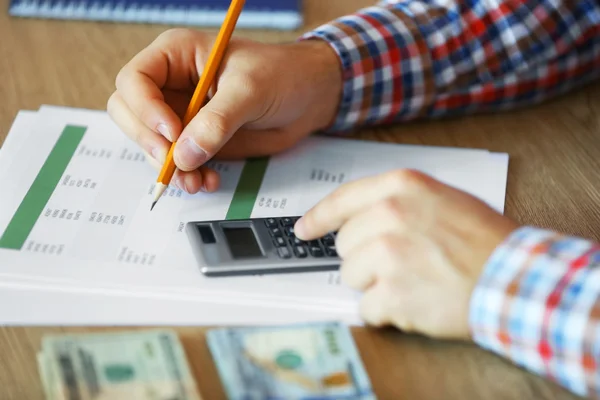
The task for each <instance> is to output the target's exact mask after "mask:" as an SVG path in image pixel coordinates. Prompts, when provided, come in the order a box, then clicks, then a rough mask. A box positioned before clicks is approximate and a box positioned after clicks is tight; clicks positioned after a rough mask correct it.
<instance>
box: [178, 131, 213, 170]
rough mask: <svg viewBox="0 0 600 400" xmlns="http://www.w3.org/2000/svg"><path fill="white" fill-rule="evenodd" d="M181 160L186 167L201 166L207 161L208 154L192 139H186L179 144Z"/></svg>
mask: <svg viewBox="0 0 600 400" xmlns="http://www.w3.org/2000/svg"><path fill="white" fill-rule="evenodd" d="M178 147H179V160H180V161H181V162H182V163H183V164H184V166H186V167H194V166H200V165H202V164H204V162H205V161H206V158H207V155H206V152H205V151H204V150H203V149H202V148H201V147H200V146H198V145H197V144H196V142H194V140H192V139H191V138H185V139H183V141H182V142H181V143H180V144H179V146H178Z"/></svg>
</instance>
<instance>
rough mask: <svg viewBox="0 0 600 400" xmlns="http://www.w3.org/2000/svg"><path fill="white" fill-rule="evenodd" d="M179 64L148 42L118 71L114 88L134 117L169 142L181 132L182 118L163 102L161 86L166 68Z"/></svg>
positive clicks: (169, 68) (165, 75)
mask: <svg viewBox="0 0 600 400" xmlns="http://www.w3.org/2000/svg"><path fill="white" fill-rule="evenodd" d="M181 63H183V61H182V60H172V59H170V57H168V55H167V54H166V53H165V51H164V50H163V49H162V48H161V47H159V46H156V45H150V46H148V47H146V48H145V49H143V50H142V51H141V52H139V53H138V54H137V55H136V56H134V57H133V58H132V59H131V61H129V63H127V64H126V65H125V66H124V67H123V68H122V69H121V71H119V73H118V74H117V78H116V82H115V84H116V87H117V91H118V92H119V93H120V94H121V96H122V98H123V101H124V102H125V104H127V105H128V107H129V109H130V110H131V112H132V113H133V114H134V115H135V116H136V118H137V119H139V120H140V121H141V123H142V124H144V125H145V126H146V127H147V128H148V129H150V130H151V131H153V132H156V133H159V134H161V135H163V136H164V137H165V138H166V139H168V140H169V141H171V142H172V141H174V140H176V139H177V137H178V135H179V133H180V132H181V120H180V118H179V117H178V116H177V114H176V113H175V111H173V110H172V109H171V108H170V107H169V106H168V105H167V103H166V102H165V98H164V95H163V93H162V90H161V89H162V88H163V87H164V85H165V83H166V81H167V78H168V75H169V71H170V70H171V69H174V68H178V67H177V65H176V64H181ZM192 65H193V64H192ZM179 69H181V67H180V66H179ZM171 73H172V74H173V72H171ZM181 74H182V75H189V73H188V74H184V73H183V72H182V73H181Z"/></svg>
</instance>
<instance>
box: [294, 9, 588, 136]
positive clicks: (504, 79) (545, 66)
mask: <svg viewBox="0 0 600 400" xmlns="http://www.w3.org/2000/svg"><path fill="white" fill-rule="evenodd" d="M467 3H470V4H471V5H470V6H469V5H467ZM374 4H375V3H374ZM599 21H600V6H599V5H598V4H597V2H596V1H594V0H577V1H566V0H564V1H561V0H505V1H491V2H490V1H483V0H481V1H471V2H461V1H455V2H451V1H445V0H429V1H425V0H403V1H383V2H380V3H379V5H377V6H372V7H368V8H364V9H361V10H359V11H357V12H356V13H355V14H352V15H347V16H343V17H340V18H338V19H336V20H334V21H331V22H330V23H328V24H325V25H323V26H320V27H318V28H316V29H314V30H312V31H310V32H308V33H306V34H305V35H303V36H302V37H301V39H322V40H325V41H327V42H328V43H329V44H330V45H331V46H332V48H333V49H334V50H335V51H336V53H337V54H338V56H339V59H340V61H341V66H342V69H343V80H344V82H343V93H342V99H341V102H340V105H339V109H338V113H337V117H336V119H335V121H334V123H333V124H332V126H331V127H330V129H328V131H329V133H334V132H344V131H347V130H351V129H353V128H356V127H359V126H364V125H375V124H387V123H394V122H399V121H406V120H410V119H416V118H421V117H426V118H435V117H442V116H452V115H460V114H466V113H474V112H483V111H486V112H487V111H498V110H505V109H509V108H515V107H517V106H525V105H532V104H535V103H538V102H541V101H543V100H546V99H549V98H550V97H552V96H556V95H559V94H562V93H564V92H566V91H569V90H571V89H573V88H575V87H577V86H580V85H582V84H584V83H586V82H588V81H590V80H592V79H595V78H596V77H598V75H599V74H600V40H599V36H598V33H597V32H598V28H599V25H600V22H599Z"/></svg>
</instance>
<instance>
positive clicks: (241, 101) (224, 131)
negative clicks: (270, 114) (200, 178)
mask: <svg viewBox="0 0 600 400" xmlns="http://www.w3.org/2000/svg"><path fill="white" fill-rule="evenodd" d="M238 87H239V86H235V85H233V84H229V85H222V86H221V87H220V88H219V89H218V90H217V92H216V93H215V95H214V96H213V98H212V99H210V101H209V102H208V103H206V105H205V106H204V107H202V108H201V109H200V111H199V112H198V114H197V115H196V116H195V117H194V118H193V119H192V120H191V121H190V122H189V124H188V125H187V126H186V127H185V128H184V130H183V132H182V133H181V136H180V137H179V139H178V140H177V144H176V145H175V150H174V152H173V158H174V160H175V164H176V165H177V168H179V169H180V170H182V171H191V170H194V169H196V168H198V167H200V166H201V165H202V164H204V163H205V162H206V161H208V160H210V159H211V158H212V157H213V156H214V155H215V154H216V153H217V152H218V151H219V150H220V149H221V147H223V146H224V145H225V144H226V143H227V141H228V140H229V139H230V138H231V137H232V136H233V134H234V133H235V132H236V131H237V130H238V129H239V128H240V127H241V126H242V125H244V124H245V123H247V122H248V121H249V120H250V119H251V118H255V116H256V115H257V114H256V107H257V105H258V104H260V102H259V101H256V99H254V98H252V97H251V96H248V95H246V96H240V91H239V89H238Z"/></svg>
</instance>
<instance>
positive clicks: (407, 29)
mask: <svg viewBox="0 0 600 400" xmlns="http://www.w3.org/2000/svg"><path fill="white" fill-rule="evenodd" d="M308 39H321V40H324V41H325V42H327V43H329V45H330V46H331V48H332V49H333V50H334V51H335V52H336V54H337V55H338V57H339V60H340V64H341V68H342V79H343V88H342V97H341V99H340V105H339V108H338V112H337V115H336V118H335V121H334V122H333V124H332V126H330V127H329V128H328V129H327V132H330V133H336V132H346V131H350V130H353V129H355V128H359V127H362V126H364V125H375V124H383V123H391V122H394V121H397V120H398V119H410V118H412V117H417V116H419V115H421V114H422V113H423V111H424V108H425V106H426V104H427V102H426V98H427V97H431V93H429V95H426V93H425V86H426V79H425V76H426V75H427V74H429V75H430V74H431V68H430V67H428V66H427V65H428V64H429V61H427V60H429V58H430V56H429V52H428V50H427V45H426V43H425V41H424V40H423V39H422V36H421V35H420V34H419V29H418V27H417V25H416V24H415V23H414V21H413V20H412V19H410V18H409V17H407V16H406V14H405V13H404V12H403V7H402V6H400V5H396V6H395V9H394V10H391V9H390V8H389V7H388V8H386V7H377V6H373V7H368V8H364V9H361V10H359V11H358V12H356V13H354V14H352V15H347V16H343V17H340V18H338V19H336V20H334V21H332V22H330V23H327V24H325V25H322V26H320V27H318V28H317V29H315V30H313V31H311V32H308V33H305V34H304V35H302V36H301V37H300V38H299V40H308ZM428 79H430V78H428ZM429 91H430V92H431V90H429Z"/></svg>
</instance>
